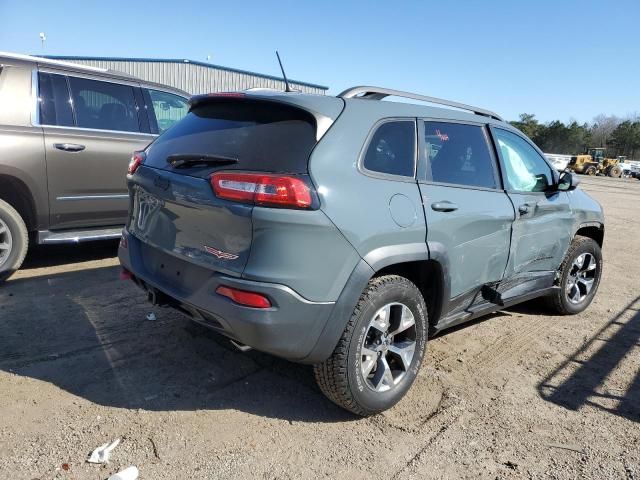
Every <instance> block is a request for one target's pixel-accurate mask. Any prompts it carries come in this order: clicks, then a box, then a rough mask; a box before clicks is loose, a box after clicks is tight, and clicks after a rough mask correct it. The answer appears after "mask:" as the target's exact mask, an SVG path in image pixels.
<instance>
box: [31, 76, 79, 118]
mask: <svg viewBox="0 0 640 480" xmlns="http://www.w3.org/2000/svg"><path fill="white" fill-rule="evenodd" d="M38 106H39V108H40V124H41V125H56V126H61V127H72V126H74V123H73V112H72V111H71V101H70V96H69V88H68V87H67V79H66V77H65V76H64V75H56V74H54V73H43V72H40V73H38Z"/></svg>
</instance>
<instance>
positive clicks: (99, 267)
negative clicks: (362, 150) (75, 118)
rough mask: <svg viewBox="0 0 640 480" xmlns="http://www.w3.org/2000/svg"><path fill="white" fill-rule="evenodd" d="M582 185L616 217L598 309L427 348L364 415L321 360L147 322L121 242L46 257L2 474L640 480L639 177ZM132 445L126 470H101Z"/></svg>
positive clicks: (482, 328) (23, 278) (13, 391)
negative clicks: (99, 449) (413, 373)
mask: <svg viewBox="0 0 640 480" xmlns="http://www.w3.org/2000/svg"><path fill="white" fill-rule="evenodd" d="M581 179H582V180H583V183H582V187H583V188H584V189H585V190H587V191H588V192H590V193H591V194H592V195H593V196H594V197H595V198H596V199H598V200H599V201H600V202H601V203H602V204H603V205H604V208H605V213H606V217H607V222H608V223H607V232H606V235H605V247H604V257H605V270H604V276H603V281H602V284H601V286H600V291H599V293H598V295H597V297H596V299H595V302H594V303H593V305H592V306H591V307H590V308H589V309H588V310H587V311H586V312H585V313H583V314H581V315H577V316H574V317H554V316H549V315H548V314H546V312H545V311H544V309H543V307H541V306H540V305H539V302H532V303H529V304H526V305H524V306H519V307H516V308H512V309H509V310H507V311H504V312H499V313H497V314H494V315H492V316H490V317H488V318H485V319H483V320H481V321H477V322H474V323H472V324H469V325H466V326H463V327H461V328H458V329H456V330H454V331H451V332H448V333H446V334H443V335H441V336H439V337H437V338H434V339H432V340H430V342H429V345H428V351H427V354H426V361H425V363H424V367H423V369H422V371H421V373H420V376H419V377H418V379H417V381H416V384H415V385H414V386H413V388H412V389H411V391H410V392H409V394H408V395H407V397H406V398H405V399H404V400H403V401H402V402H401V403H400V404H399V405H398V406H397V407H396V408H394V409H392V410H391V411H389V412H386V413H385V414H382V415H378V416H375V417H372V418H368V419H359V418H354V417H353V416H351V415H349V414H348V413H346V412H344V411H342V410H340V409H339V408H338V407H335V406H334V405H333V404H331V403H330V402H329V401H327V400H325V398H324V397H323V396H322V394H321V393H320V392H319V391H318V389H317V388H316V386H315V384H314V381H313V376H312V371H311V369H310V368H309V367H305V366H300V365H295V364H291V363H288V362H285V361H282V360H278V359H275V358H272V357H269V356H267V355H263V354H260V353H257V352H249V353H246V354H243V353H240V352H238V351H237V350H235V349H234V348H233V347H231V346H230V345H229V343H228V342H226V341H225V340H224V339H222V338H220V337H217V336H216V335H214V334H211V333H209V332H207V331H205V330H203V329H202V328H201V327H198V326H196V325H192V324H190V322H189V321H188V320H186V319H184V318H182V317H181V316H180V315H179V314H177V313H174V312H172V311H169V310H163V309H157V310H154V312H155V314H156V315H157V320H156V321H148V320H146V319H145V316H146V314H147V313H148V312H150V311H151V308H150V307H148V306H147V305H146V304H145V303H144V295H143V294H142V292H140V291H139V290H138V289H137V288H135V287H134V286H133V285H132V284H131V283H130V282H123V281H120V280H119V279H118V272H119V268H118V266H117V259H116V258H114V254H115V252H116V247H117V244H115V243H112V242H108V243H101V244H91V245H89V244H87V245H82V246H80V247H73V246H64V247H48V248H40V249H37V250H35V251H33V252H32V253H31V254H30V255H29V257H28V259H27V263H26V265H25V268H24V269H23V270H22V271H20V272H19V273H18V274H17V275H15V276H14V277H13V278H12V280H10V281H9V282H7V283H6V284H5V285H4V286H2V287H0V320H1V321H0V478H2V479H5V478H6V479H29V480H32V479H40V480H44V479H52V478H65V479H105V478H107V477H108V476H109V475H110V474H112V473H114V472H116V471H117V470H119V469H120V468H123V467H126V466H129V465H136V466H137V467H138V468H139V469H140V472H141V473H140V478H141V479H192V478H193V479H195V478H225V479H227V478H265V479H270V478H283V479H286V478H309V479H311V478H313V479H317V478H350V479H351V478H355V479H357V478H399V479H407V478H474V479H475V478H559V479H574V478H594V479H596V478H597V479H601V478H615V479H627V480H637V479H640V313H639V312H640V310H639V309H640V288H639V287H640V254H638V252H639V251H640V250H639V249H638V248H637V247H636V242H637V241H638V238H639V236H640V225H639V224H638V219H639V218H640V216H639V213H640V181H637V180H633V179H628V180H622V179H608V178H600V177H594V178H586V177H581ZM116 437H122V439H123V440H122V443H121V444H120V445H119V446H118V447H117V448H116V449H115V450H114V451H113V453H112V459H111V463H109V464H108V465H106V466H98V465H91V464H87V463H85V459H86V458H87V455H88V454H89V453H90V451H91V450H93V448H95V447H96V446H98V445H101V444H103V443H106V442H108V441H110V440H112V439H114V438H116ZM65 467H66V469H65Z"/></svg>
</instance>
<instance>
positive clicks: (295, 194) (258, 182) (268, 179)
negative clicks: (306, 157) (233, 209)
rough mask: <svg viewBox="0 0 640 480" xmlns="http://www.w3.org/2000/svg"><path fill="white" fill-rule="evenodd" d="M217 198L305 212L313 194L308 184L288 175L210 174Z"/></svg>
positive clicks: (311, 201)
mask: <svg viewBox="0 0 640 480" xmlns="http://www.w3.org/2000/svg"><path fill="white" fill-rule="evenodd" d="M211 185H212V186H213V191H214V192H215V194H216V196H217V197H219V198H224V199H226V200H233V201H237V202H244V203H252V204H254V205H260V206H266V207H269V206H271V207H285V208H299V209H308V208H311V207H312V204H313V195H312V191H311V188H310V187H309V185H308V183H307V181H306V180H305V179H304V178H301V177H295V176H291V175H274V174H267V173H235V172H219V173H218V172H217V173H214V174H213V175H211Z"/></svg>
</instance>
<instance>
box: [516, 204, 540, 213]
mask: <svg viewBox="0 0 640 480" xmlns="http://www.w3.org/2000/svg"><path fill="white" fill-rule="evenodd" d="M537 205H538V204H537V203H523V204H522V205H520V206H519V207H518V213H520V215H526V214H527V213H531V212H533V211H535V208H536V206H537Z"/></svg>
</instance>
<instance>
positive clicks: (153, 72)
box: [46, 55, 328, 95]
mask: <svg viewBox="0 0 640 480" xmlns="http://www.w3.org/2000/svg"><path fill="white" fill-rule="evenodd" d="M46 58H51V59H55V60H65V61H69V62H75V63H79V64H82V65H88V66H91V67H99V68H108V69H111V70H118V71H120V72H124V73H128V74H129V75H134V76H136V77H138V78H141V79H143V80H147V81H150V82H157V83H162V84H164V85H170V86H172V87H176V88H179V89H181V90H184V91H185V92H188V93H190V94H192V95H196V94H200V93H209V92H225V91H238V90H246V89H247V88H253V87H261V88H276V89H282V90H284V81H283V80H282V79H281V78H279V77H274V76H271V75H264V74H262V73H255V72H248V71H245V70H238V69H235V68H228V67H221V66H220V65H213V64H210V63H204V62H196V61H193V60H179V59H172V58H164V59H155V58H120V57H114V58H112V57H74V56H72V57H69V56H58V55H47V56H46ZM289 84H290V86H291V88H293V89H295V90H300V91H302V92H306V93H316V94H320V95H324V94H325V92H326V91H327V90H328V87H324V86H322V85H316V84H313V83H307V82H299V81H296V80H291V79H289Z"/></svg>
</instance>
